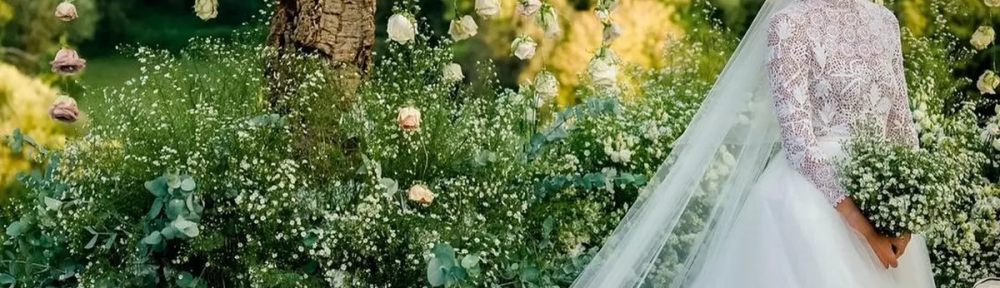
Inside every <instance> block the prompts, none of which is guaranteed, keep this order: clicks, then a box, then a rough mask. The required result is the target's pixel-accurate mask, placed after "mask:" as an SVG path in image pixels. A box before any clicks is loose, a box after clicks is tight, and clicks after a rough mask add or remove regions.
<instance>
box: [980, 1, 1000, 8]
mask: <svg viewBox="0 0 1000 288" xmlns="http://www.w3.org/2000/svg"><path fill="white" fill-rule="evenodd" d="M983 2H984V3H986V6H987V7H991V8H997V7H1000V0H984V1H983Z"/></svg>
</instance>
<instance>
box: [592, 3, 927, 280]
mask: <svg viewBox="0 0 1000 288" xmlns="http://www.w3.org/2000/svg"><path fill="white" fill-rule="evenodd" d="M900 46H901V45H900V35H899V25H898V22H897V20H896V19H895V17H894V15H893V14H892V13H891V12H890V11H889V10H887V9H885V8H884V7H882V6H880V5H877V4H875V3H871V2H870V1H868V0H768V1H766V4H765V5H764V7H763V8H762V10H761V11H760V12H759V13H758V16H757V20H755V21H754V24H752V25H751V28H750V30H749V32H748V33H747V34H746V36H744V39H743V41H741V43H740V47H739V48H738V49H737V52H736V54H735V55H734V57H733V58H732V59H731V60H730V62H729V64H728V65H727V67H726V69H725V70H724V71H723V73H722V74H721V75H720V77H719V80H718V82H717V83H716V85H715V87H714V88H713V89H712V91H711V92H710V94H709V96H708V98H707V99H706V101H705V103H704V104H703V106H702V108H701V110H699V112H698V115H697V116H696V117H695V119H694V121H693V122H692V124H691V126H690V127H689V128H688V131H687V132H686V133H685V134H684V135H683V136H682V137H681V139H680V140H678V143H677V144H676V146H675V147H674V151H673V153H672V154H671V156H670V157H669V158H668V159H669V160H668V161H667V163H665V164H664V166H663V167H662V168H661V169H660V171H659V172H658V173H657V175H656V177H654V182H651V183H654V184H652V185H650V186H649V187H648V188H647V189H646V190H645V191H644V192H643V194H642V195H641V197H640V199H639V200H637V202H636V203H635V204H634V205H633V207H632V208H631V209H630V210H629V212H628V214H627V215H626V217H625V219H623V221H622V223H621V224H620V225H619V227H618V228H617V229H616V230H615V232H614V234H613V235H612V236H611V238H609V239H608V241H607V243H606V244H605V246H604V247H602V248H601V251H600V252H599V253H598V255H597V256H596V257H595V259H594V260H593V261H592V263H591V264H590V265H589V266H588V267H587V269H586V270H585V271H584V272H583V273H582V274H581V276H580V277H579V278H578V279H577V280H576V282H575V283H574V284H573V287H595V288H597V287H599V288H613V287H694V288H723V287H725V288H731V287H745V288H755V287H759V288H800V287H801V288H814V287H829V288H904V287H905V288H931V287H934V282H933V277H932V274H931V266H930V260H929V257H928V252H927V248H926V245H925V244H924V242H923V240H922V239H921V238H920V237H919V236H914V237H912V239H910V237H909V236H905V237H902V238H888V237H885V236H883V235H879V234H878V233H876V232H875V230H874V229H873V228H872V225H871V224H870V223H869V222H868V220H867V219H865V218H864V216H862V215H861V213H860V212H859V210H858V208H857V207H856V206H855V205H854V204H853V202H852V201H851V200H850V199H849V198H847V197H846V194H845V191H844V189H843V187H842V186H841V185H840V182H839V181H838V179H837V169H838V168H837V167H836V165H835V163H834V162H835V160H836V159H837V158H838V157H841V156H843V155H844V151H843V145H844V144H843V143H844V141H846V140H848V139H849V138H850V137H851V131H852V126H853V124H854V123H857V122H858V121H862V120H864V121H865V122H866V123H875V124H876V126H877V128H879V129H880V130H881V132H882V133H883V134H882V135H884V136H885V137H887V138H889V139H892V140H894V141H895V142H896V143H899V144H904V145H914V146H915V145H918V139H917V132H916V130H915V128H914V126H913V123H912V116H911V113H910V110H909V105H908V103H909V102H908V99H907V87H906V81H905V78H904V73H903V63H902V53H901V47H900Z"/></svg>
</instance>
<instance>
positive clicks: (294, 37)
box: [267, 0, 375, 75]
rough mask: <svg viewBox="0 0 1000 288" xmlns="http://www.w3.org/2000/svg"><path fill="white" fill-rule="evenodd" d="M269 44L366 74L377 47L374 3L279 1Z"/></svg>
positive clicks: (352, 0) (355, 0)
mask: <svg viewBox="0 0 1000 288" xmlns="http://www.w3.org/2000/svg"><path fill="white" fill-rule="evenodd" d="M276 9H277V10H276V11H275V13H274V16H273V17H272V18H271V31H270V35H269V36H268V39H267V43H268V45H270V46H272V47H277V48H279V49H280V52H279V53H281V52H284V51H288V50H291V49H294V50H298V51H301V52H307V53H318V54H319V55H321V56H323V57H324V58H326V59H328V60H331V61H333V62H334V63H338V64H344V65H345V66H346V67H345V68H354V69H356V70H357V72H359V73H360V74H361V75H364V74H367V73H368V69H369V68H370V67H371V64H372V48H373V47H374V46H375V0H278V5H277V7H276Z"/></svg>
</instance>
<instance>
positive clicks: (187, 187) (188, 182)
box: [181, 176, 197, 192]
mask: <svg viewBox="0 0 1000 288" xmlns="http://www.w3.org/2000/svg"><path fill="white" fill-rule="evenodd" d="M196 187H197V186H196V185H195V183H194V178H191V176H187V177H185V178H184V180H181V190H184V191H188V192H191V191H194V188H196Z"/></svg>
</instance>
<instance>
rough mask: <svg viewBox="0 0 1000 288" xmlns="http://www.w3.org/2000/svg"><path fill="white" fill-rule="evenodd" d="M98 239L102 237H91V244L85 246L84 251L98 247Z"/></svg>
mask: <svg viewBox="0 0 1000 288" xmlns="http://www.w3.org/2000/svg"><path fill="white" fill-rule="evenodd" d="M98 237H100V235H94V237H90V242H87V245H86V246H83V249H91V248H94V245H97V238H98Z"/></svg>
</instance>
